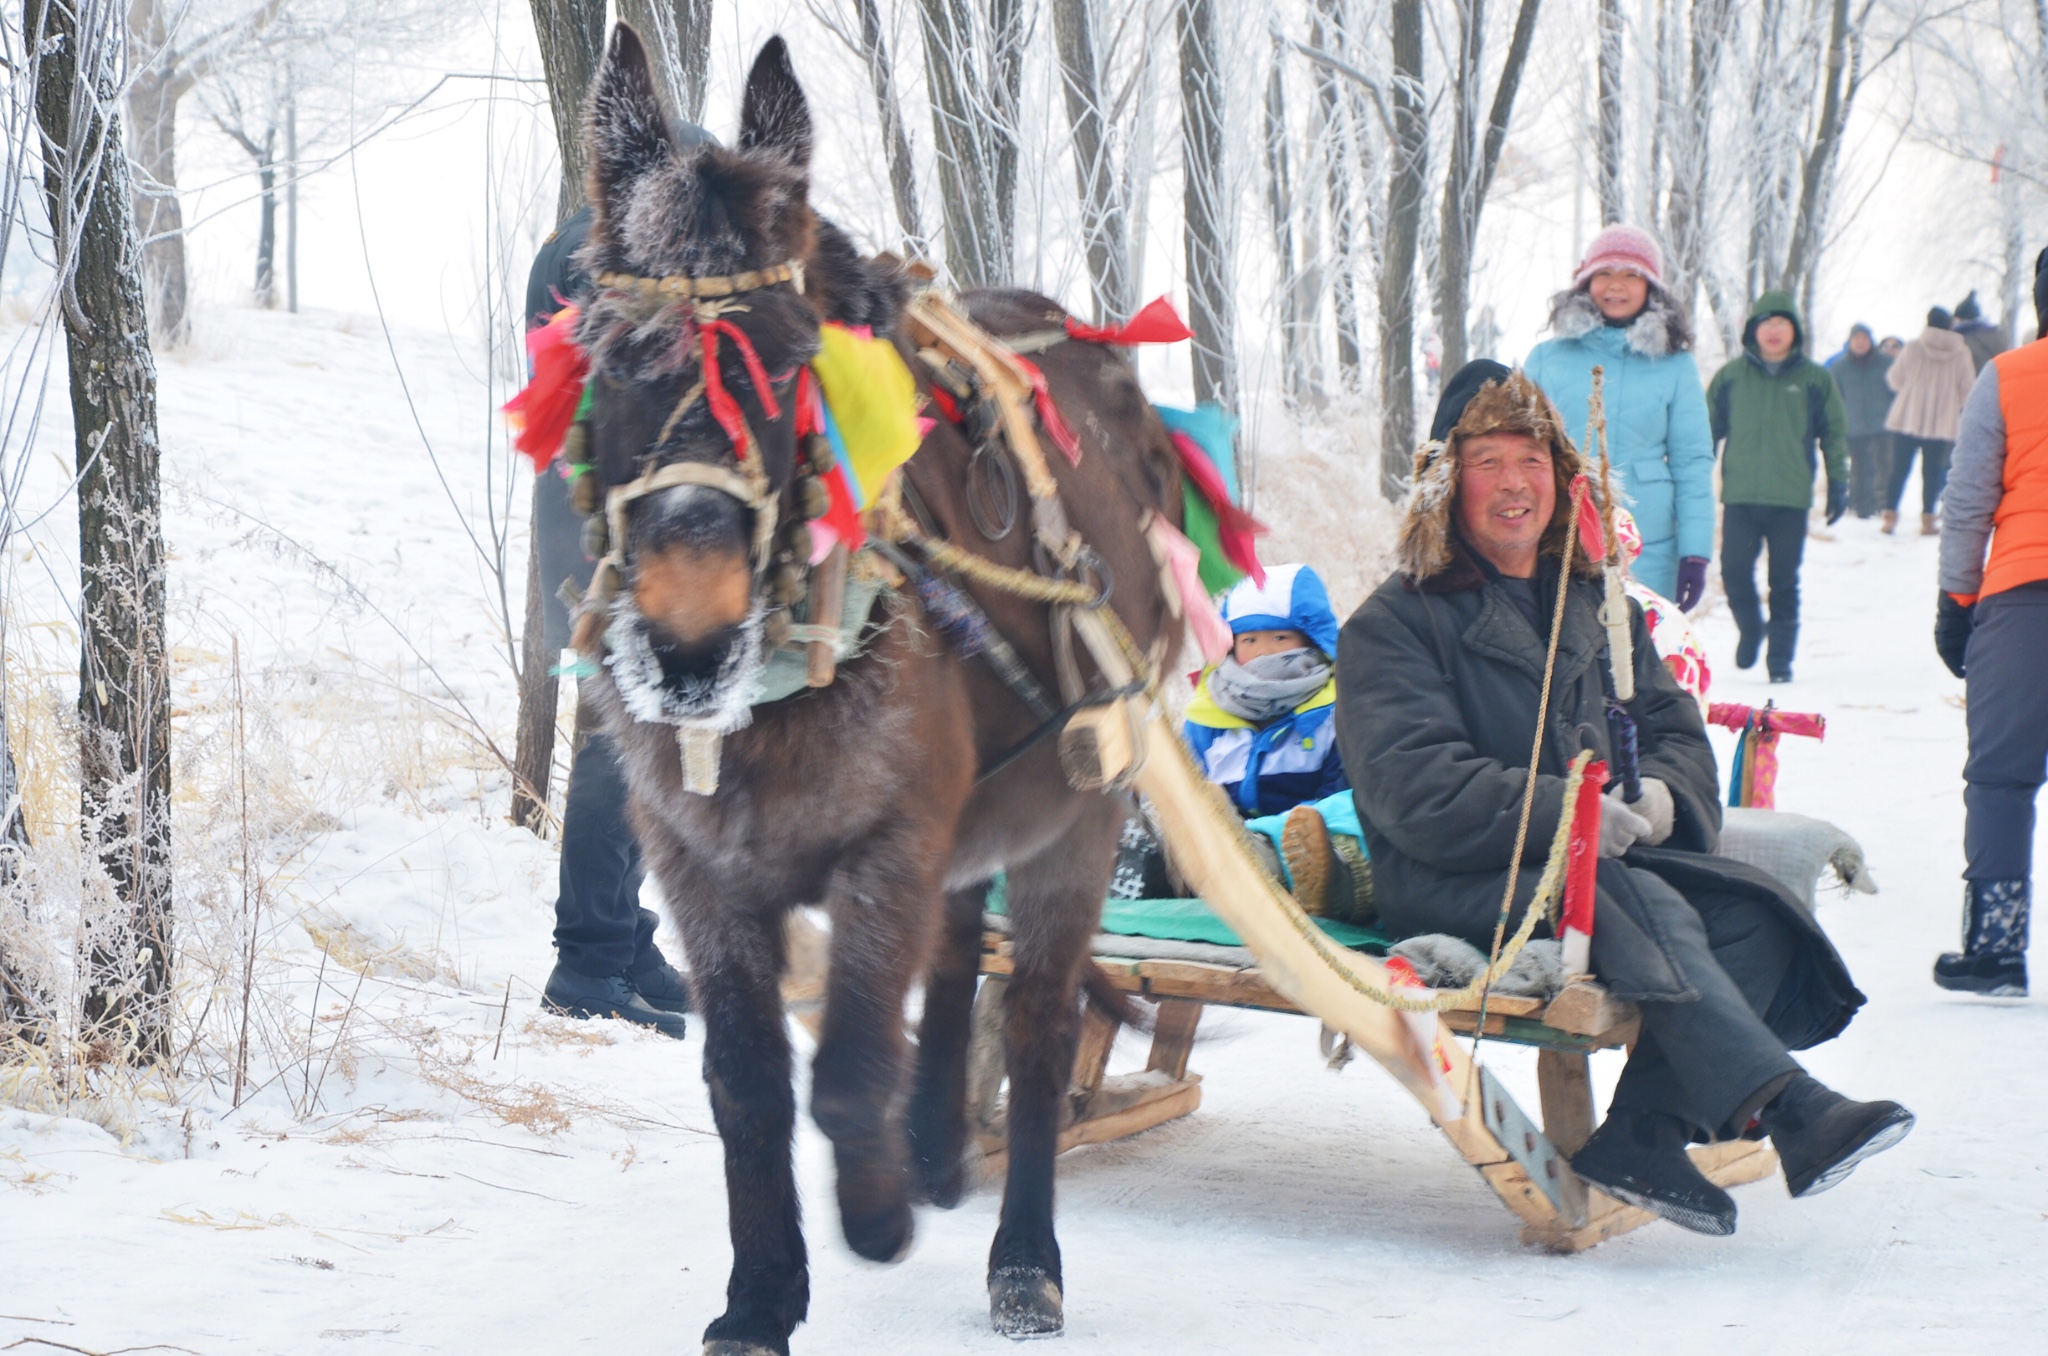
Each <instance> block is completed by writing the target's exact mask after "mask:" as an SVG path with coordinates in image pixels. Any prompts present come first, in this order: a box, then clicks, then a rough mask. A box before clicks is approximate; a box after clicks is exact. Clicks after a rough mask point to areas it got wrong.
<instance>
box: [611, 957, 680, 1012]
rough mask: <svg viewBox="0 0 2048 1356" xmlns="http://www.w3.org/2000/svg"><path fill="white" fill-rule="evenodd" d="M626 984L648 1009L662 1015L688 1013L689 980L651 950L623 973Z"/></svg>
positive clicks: (664, 958) (665, 959) (666, 959)
mask: <svg viewBox="0 0 2048 1356" xmlns="http://www.w3.org/2000/svg"><path fill="white" fill-rule="evenodd" d="M626 982H627V983H628V984H630V985H632V986H633V992H634V993H637V994H639V995H640V996H641V997H642V998H644V999H646V1000H647V1005H648V1006H649V1007H652V1008H660V1009H661V1010H662V1011H663V1012H688V1011H689V1010H690V981H689V980H687V979H684V978H683V975H682V972H681V971H680V970H677V969H676V968H675V966H673V965H670V964H669V963H668V957H666V956H664V955H662V954H661V952H660V951H659V950H657V949H655V948H653V947H649V948H648V949H647V954H646V955H644V956H642V957H641V958H640V959H639V960H637V961H634V962H633V968H632V969H630V970H628V971H626Z"/></svg>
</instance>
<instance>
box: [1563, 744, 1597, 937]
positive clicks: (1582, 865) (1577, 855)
mask: <svg viewBox="0 0 2048 1356" xmlns="http://www.w3.org/2000/svg"><path fill="white" fill-rule="evenodd" d="M1606 785H1607V764H1605V763H1602V762H1592V763H1588V764H1587V765H1586V775H1585V778H1584V779H1583V780H1582V781H1580V782H1579V801H1578V804H1577V805H1574V806H1572V807H1571V810H1572V831H1571V838H1570V845H1569V846H1568V847H1567V849H1566V858H1565V875H1564V917H1563V918H1562V920H1561V925H1560V928H1559V931H1560V932H1564V931H1570V932H1578V933H1581V934H1583V935H1585V936H1587V937H1591V936H1592V935H1593V903H1594V900H1595V898H1596V896H1597V894H1598V886H1599V874H1600V792H1601V790H1602V788H1604V787H1605V786H1606Z"/></svg>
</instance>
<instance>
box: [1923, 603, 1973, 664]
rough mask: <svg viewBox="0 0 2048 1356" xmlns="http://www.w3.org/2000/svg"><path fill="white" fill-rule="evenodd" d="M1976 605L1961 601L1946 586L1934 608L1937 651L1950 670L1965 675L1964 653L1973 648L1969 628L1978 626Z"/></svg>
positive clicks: (1935, 647) (1935, 650) (1935, 648)
mask: <svg viewBox="0 0 2048 1356" xmlns="http://www.w3.org/2000/svg"><path fill="white" fill-rule="evenodd" d="M1976 621H1977V605H1976V604H1975V603H1970V604H1968V605H1965V604H1962V603H1959V602H1957V601H1956V600H1955V597H1954V595H1952V594H1950V593H1949V592H1948V591H1947V590H1946V589H1944V590H1943V591H1942V594H1941V601H1940V602H1939V603H1937V604H1936V605H1935V608H1934V652H1935V653H1936V654H1938V655H1940V656H1941V662H1942V663H1944V664H1946V665H1948V671H1949V672H1950V673H1953V674H1954V675H1955V676H1956V677H1958V678H1961V677H1964V676H1965V675H1964V673H1963V655H1964V653H1965V652H1966V651H1967V650H1968V649H1969V648H1970V628H1971V627H1972V626H1974V625H1976Z"/></svg>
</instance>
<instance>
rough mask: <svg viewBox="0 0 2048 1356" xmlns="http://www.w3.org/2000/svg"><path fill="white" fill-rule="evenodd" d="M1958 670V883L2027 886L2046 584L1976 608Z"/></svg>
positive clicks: (2044, 708) (2045, 742)
mask: <svg viewBox="0 0 2048 1356" xmlns="http://www.w3.org/2000/svg"><path fill="white" fill-rule="evenodd" d="M1963 662H1964V667H1965V669H1966V670H1967V671H1968V673H1969V675H1970V676H1969V697H1970V701H1969V708H1968V717H1969V727H1970V757H1969V761H1968V762H1966V763H1964V765H1963V780H1964V782H1965V783H1966V786H1965V788H1964V791H1963V805H1964V808H1965V811H1966V816H1965V819H1964V827H1963V854H1964V856H1965V858H1966V859H1967V862H1968V864H1967V865H1966V866H1965V867H1964V869H1963V877H1964V879H1966V880H1973V881H2001V880H2007V881H2010V880H2026V879H2027V878H2029V877H2030V876H2032V875H2033V862H2034V801H2035V798H2036V796H2037V795H2038V793H2039V792H2040V790H2041V782H2042V778H2043V776H2044V772H2048V700H2044V698H2043V685H2044V679H2043V675H2044V674H2048V580H2041V581H2039V582H2036V583H2032V584H2022V585H2020V586H2019V587H2018V588H2014V589H2007V590H2005V591H2004V592H2002V593H1994V594H1992V595H1991V596H1990V597H1989V598H1986V599H1984V600H1983V601H1981V602H1979V603H1978V604H1977V613H1976V624H1975V625H1974V626H1973V627H1972V628H1971V631H1970V648H1969V650H1968V651H1967V652H1966V654H1965V656H1964V661H1963Z"/></svg>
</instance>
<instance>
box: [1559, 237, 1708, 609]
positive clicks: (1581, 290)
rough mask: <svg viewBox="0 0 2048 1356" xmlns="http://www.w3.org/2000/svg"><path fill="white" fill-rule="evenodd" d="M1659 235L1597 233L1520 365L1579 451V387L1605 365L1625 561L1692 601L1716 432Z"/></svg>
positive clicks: (1699, 589) (1702, 571) (1649, 581)
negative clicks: (1637, 540)
mask: <svg viewBox="0 0 2048 1356" xmlns="http://www.w3.org/2000/svg"><path fill="white" fill-rule="evenodd" d="M1662 273H1663V258H1662V256H1661V255H1660V254H1659V252H1658V249H1657V242H1656V241H1655V240H1653V239H1651V238H1650V236H1649V235H1648V234H1647V233H1646V232H1643V231H1640V230H1637V229H1636V228H1635V227H1633V226H1610V227H1608V228H1607V229H1606V230H1604V231H1602V232H1600V234H1599V235H1597V236H1595V237H1594V239H1593V243H1592V245H1591V246H1590V247H1589V248H1588V249H1587V250H1586V257H1585V259H1584V260H1583V261H1581V262H1580V264H1579V266H1578V268H1577V269H1576V270H1575V271H1574V273H1573V276H1572V285H1571V286H1570V287H1569V288H1567V289H1566V290H1564V291H1562V292H1559V293H1558V294H1557V295H1556V296H1554V297H1552V298H1551V299H1550V328H1551V329H1552V330H1554V331H1555V332H1556V334H1557V337H1556V338H1555V339H1546V340H1544V341H1543V342H1542V343H1540V344H1538V345H1537V346H1536V347H1535V349H1534V350H1533V351H1531V352H1530V354H1529V360H1528V362H1527V363H1525V364H1524V365H1523V370H1524V371H1525V372H1526V373H1527V374H1528V375H1529V377H1530V378H1532V379H1533V380H1534V381H1535V382H1536V384H1537V385H1538V386H1541V387H1542V388H1543V392H1544V394H1545V395H1547V396H1549V397H1550V400H1551V403H1552V404H1553V405H1556V406H1557V408H1558V411H1559V412H1560V413H1561V414H1563V416H1564V419H1565V424H1566V427H1567V429H1568V430H1569V431H1570V434H1571V438H1572V441H1573V442H1574V443H1575V444H1577V445H1578V446H1579V447H1580V448H1581V449H1583V450H1584V451H1585V452H1586V454H1587V455H1588V456H1596V455H1597V452H1598V449H1596V448H1594V447H1593V446H1591V444H1589V443H1588V442H1587V441H1586V415H1587V399H1588V397H1589V396H1590V395H1591V394H1592V390H1593V369H1594V368H1595V367H1599V368H1603V369H1604V370H1605V377H1604V382H1605V395H1606V402H1607V451H1608V455H1609V456H1610V457H1611V458H1612V459H1613V462H1614V471H1615V474H1616V475H1617V476H1618V477H1619V478H1620V481H1621V486H1620V488H1621V492H1622V498H1623V500H1624V501H1625V502H1626V503H1627V504H1628V506H1629V511H1630V512H1632V513H1633V514H1634V515H1635V519H1636V526H1637V527H1638V528H1639V529H1640V530H1641V531H1642V534H1643V553H1642V555H1641V556H1640V557H1639V558H1638V559H1637V560H1636V562H1635V564H1634V565H1633V566H1632V567H1631V573H1633V574H1634V575H1635V577H1636V578H1637V579H1639V580H1641V581H1642V583H1643V584H1644V586H1645V587H1647V588H1649V589H1650V590H1651V591H1652V592H1655V593H1661V594H1663V595H1664V596H1665V597H1667V598H1669V599H1671V600H1672V601H1673V602H1675V603H1677V604H1678V606H1679V607H1680V608H1681V609H1683V610H1685V611H1688V612H1690V611H1691V610H1692V609H1693V608H1694V607H1695V606H1696V605H1697V604H1698V603H1699V600H1700V596H1701V595H1702V594H1704V593H1705V592H1706V587H1707V561H1708V560H1709V559H1710V558H1711V557H1712V555H1713V553H1714V442H1713V438H1712V437H1711V436H1710V435H1709V433H1708V427H1707V402H1706V399H1705V397H1704V396H1703V395H1702V394H1701V393H1700V373H1699V368H1698V366H1697V365H1695V364H1694V362H1693V357H1692V328H1691V326H1690V325H1688V324H1687V323H1686V318H1685V312H1684V310H1683V309H1682V308H1681V307H1680V306H1679V304H1678V303H1677V302H1676V301H1675V300H1673V298H1672V296H1671V294H1670V293H1669V292H1666V291H1665V290H1664V284H1663V279H1662Z"/></svg>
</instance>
